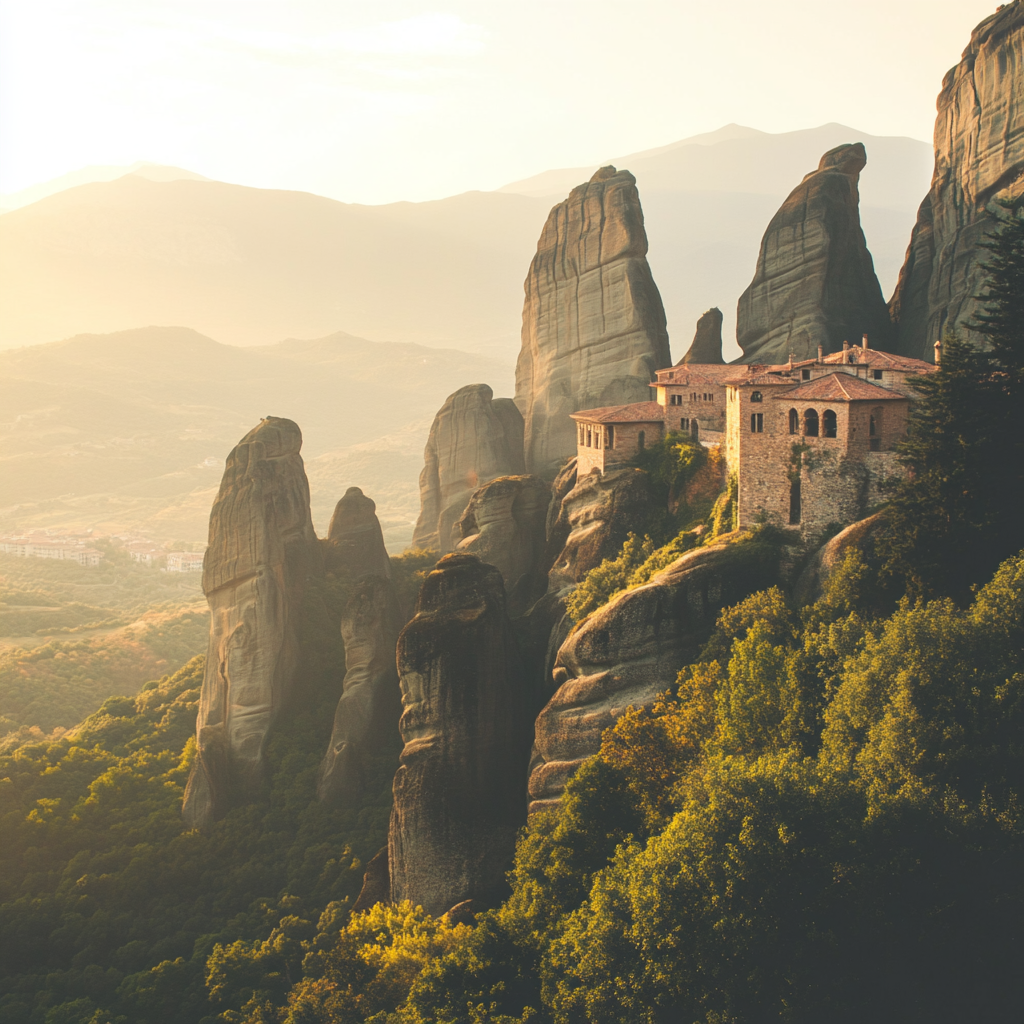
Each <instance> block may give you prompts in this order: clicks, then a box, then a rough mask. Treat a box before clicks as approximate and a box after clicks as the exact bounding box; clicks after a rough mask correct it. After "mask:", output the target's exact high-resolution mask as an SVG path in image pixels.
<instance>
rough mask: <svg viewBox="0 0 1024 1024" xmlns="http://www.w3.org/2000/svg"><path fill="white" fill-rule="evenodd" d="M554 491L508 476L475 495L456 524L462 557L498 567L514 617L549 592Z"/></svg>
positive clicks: (534, 479)
mask: <svg viewBox="0 0 1024 1024" xmlns="http://www.w3.org/2000/svg"><path fill="white" fill-rule="evenodd" d="M550 500H551V489H550V487H549V486H548V485H547V484H546V483H544V481H543V480H541V479H540V477H536V476H506V477H499V479H497V480H492V481H491V482H490V483H489V484H485V485H484V486H483V487H481V488H480V489H479V490H477V491H475V492H474V493H473V496H472V498H471V499H470V501H469V505H467V506H466V511H465V512H463V513H462V518H461V519H460V520H459V521H458V523H456V526H455V534H456V536H461V537H462V539H461V540H460V541H459V543H458V545H457V546H456V551H458V552H459V553H460V554H467V555H476V557H477V558H479V559H480V560H481V561H482V562H487V563H488V564H489V565H493V566H494V567H495V568H496V569H497V570H498V571H499V572H500V573H501V576H502V579H503V580H504V581H505V588H506V590H507V592H508V610H509V615H511V616H512V617H515V616H517V615H520V614H522V613H523V612H524V611H525V610H526V608H527V607H528V606H529V605H530V604H531V603H532V602H533V601H534V600H536V599H537V598H538V597H540V596H541V595H542V594H543V593H544V591H545V590H546V589H547V580H546V578H545V575H544V572H543V570H544V568H546V567H545V566H543V565H542V563H543V559H544V542H545V537H544V524H545V519H546V517H547V511H548V503H549V502H550Z"/></svg>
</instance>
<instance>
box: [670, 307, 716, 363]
mask: <svg viewBox="0 0 1024 1024" xmlns="http://www.w3.org/2000/svg"><path fill="white" fill-rule="evenodd" d="M722 319H723V318H722V311H721V310H720V309H719V308H718V307H717V306H713V307H712V308H711V309H709V310H708V311H707V312H706V313H705V314H704V315H703V316H702V317H701V318H700V319H699V320H698V321H697V330H696V332H695V333H694V335H693V342H692V343H691V344H690V347H689V348H688V349H687V350H686V355H685V356H683V358H682V359H680V360H679V364H680V365H682V364H684V363H724V362H725V360H724V359H723V358H722Z"/></svg>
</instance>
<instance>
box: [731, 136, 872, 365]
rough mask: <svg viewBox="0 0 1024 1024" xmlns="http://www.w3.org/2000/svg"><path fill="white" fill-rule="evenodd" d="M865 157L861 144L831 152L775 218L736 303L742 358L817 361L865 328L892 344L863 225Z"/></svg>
mask: <svg viewBox="0 0 1024 1024" xmlns="http://www.w3.org/2000/svg"><path fill="white" fill-rule="evenodd" d="M866 163H867V155H866V154H865V152H864V146H863V144H862V143H859V142H857V143H854V144H852V145H846V146H838V147H837V148H836V149H832V150H829V152H827V153H826V154H825V155H824V156H823V157H822V158H821V162H820V163H819V164H818V169H817V170H816V171H812V172H811V173H810V174H808V175H807V176H806V177H805V178H804V180H803V181H802V182H801V183H800V184H799V185H798V186H797V187H796V188H795V189H793V191H792V192H791V193H790V195H789V198H788V199H787V200H786V201H785V202H784V203H783V204H782V207H781V209H780V210H779V212H778V213H777V214H775V216H774V217H773V218H772V221H771V223H770V224H769V225H768V230H767V231H765V233H764V238H763V239H762V240H761V249H760V252H759V253H758V256H757V269H756V270H755V272H754V279H753V281H751V283H750V285H749V287H748V288H747V290H746V291H745V292H744V293H743V294H742V295H741V296H740V300H739V304H738V306H737V311H736V315H737V323H736V340H737V341H738V342H739V345H740V348H742V349H743V360H742V361H743V362H745V363H784V362H786V361H787V360H788V359H789V356H790V354H791V353H792V354H793V355H795V356H796V358H797V359H811V358H814V357H815V356H817V354H818V346H819V345H820V346H822V347H823V348H824V350H825V352H826V353H829V352H835V351H837V350H838V349H841V348H842V346H843V342H844V341H850V342H851V343H854V342H857V341H859V340H860V338H861V336H862V335H864V334H867V335H868V336H869V338H870V339H871V344H872V345H873V346H874V347H875V348H885V347H886V345H887V343H888V339H889V332H890V322H889V314H888V310H887V309H886V306H885V301H884V299H883V298H882V291H881V288H880V287H879V285H878V280H877V278H876V277H875V270H874V264H873V263H872V262H871V254H870V253H869V252H868V249H867V246H866V244H865V242H864V232H863V231H861V227H860V211H859V202H860V197H859V193H858V188H857V183H858V181H859V179H860V172H861V171H862V170H863V168H864V166H865V164H866Z"/></svg>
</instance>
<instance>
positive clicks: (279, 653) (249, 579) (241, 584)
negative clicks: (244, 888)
mask: <svg viewBox="0 0 1024 1024" xmlns="http://www.w3.org/2000/svg"><path fill="white" fill-rule="evenodd" d="M301 447H302V434H301V432H300V431H299V428H298V427H297V426H296V425H295V424H294V423H293V422H292V421H291V420H286V419H278V418H277V417H274V416H270V417H268V418H267V419H265V420H262V421H261V422H260V424H259V426H257V427H255V428H253V429H252V430H251V431H249V433H248V434H246V435H245V437H243V438H242V440H241V441H239V443H238V444H237V445H236V446H235V448H234V449H232V451H231V454H230V455H228V458H227V464H226V466H225V469H224V477H223V480H222V481H221V485H220V491H219V493H218V494H217V498H216V500H215V501H214V504H213V509H212V511H211V513H210V536H209V547H208V548H207V552H206V560H205V562H204V565H203V592H204V593H205V594H206V599H207V601H208V602H209V605H210V643H209V648H208V652H207V656H206V674H205V676H204V677H203V686H202V693H201V696H200V702H199V714H198V717H197V720H196V741H197V744H198V751H197V754H196V760H195V763H194V765H193V768H192V774H191V776H190V777H189V781H188V787H187V788H186V790H185V801H184V806H183V809H182V815H183V817H184V819H185V821H186V822H187V823H188V824H189V825H191V826H193V827H195V826H201V825H205V824H208V823H209V822H210V821H212V820H214V819H215V818H217V817H219V816H220V815H221V814H223V813H224V811H225V810H227V809H228V808H229V807H230V806H231V805H232V804H234V803H236V802H239V801H241V800H244V799H246V798H248V797H250V796H252V795H253V794H254V793H255V791H256V790H257V789H258V788H259V785H260V783H261V782H262V779H263V767H264V762H263V754H264V747H265V745H266V741H267V734H268V732H269V730H270V728H271V726H272V724H273V723H274V721H275V720H276V719H277V717H278V716H279V715H280V713H281V710H282V708H284V707H285V706H286V705H287V703H288V701H289V699H290V698H291V697H292V696H293V691H294V689H295V686H296V677H297V672H298V669H299V664H300V652H299V645H298V640H297V636H296V628H297V620H298V617H299V615H300V613H301V605H302V600H303V592H304V587H305V584H306V580H307V578H308V577H309V576H310V575H318V574H322V572H323V564H322V561H321V555H320V548H319V545H318V543H317V539H316V534H315V533H314V532H313V523H312V521H311V519H310V513H309V485H308V484H307V482H306V473H305V469H304V468H303V464H302V457H301V456H300V455H299V449H300V448H301Z"/></svg>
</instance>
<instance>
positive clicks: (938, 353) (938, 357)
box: [934, 341, 942, 366]
mask: <svg viewBox="0 0 1024 1024" xmlns="http://www.w3.org/2000/svg"><path fill="white" fill-rule="evenodd" d="M934 347H935V365H936V366H941V365H942V342H941V341H937V342H935V346H934Z"/></svg>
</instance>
